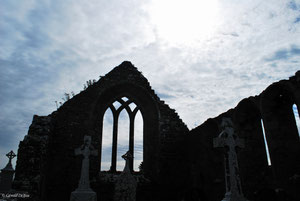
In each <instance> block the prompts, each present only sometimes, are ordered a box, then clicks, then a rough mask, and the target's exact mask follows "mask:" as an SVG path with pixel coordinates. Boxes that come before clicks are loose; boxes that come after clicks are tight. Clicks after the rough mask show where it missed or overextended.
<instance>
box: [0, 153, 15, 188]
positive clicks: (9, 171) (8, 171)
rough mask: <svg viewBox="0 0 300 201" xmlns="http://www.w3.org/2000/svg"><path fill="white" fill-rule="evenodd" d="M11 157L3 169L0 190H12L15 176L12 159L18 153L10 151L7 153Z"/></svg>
mask: <svg viewBox="0 0 300 201" xmlns="http://www.w3.org/2000/svg"><path fill="white" fill-rule="evenodd" d="M6 156H7V158H8V159H9V161H8V163H7V165H6V166H5V168H3V169H2V170H1V177H0V178H1V179H0V191H2V192H5V191H9V190H11V185H12V181H13V176H14V173H15V170H14V168H13V167H12V163H11V161H12V159H13V158H14V157H16V154H15V153H14V152H13V151H10V152H9V153H7V154H6Z"/></svg>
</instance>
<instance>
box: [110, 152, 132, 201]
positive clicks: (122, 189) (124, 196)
mask: <svg viewBox="0 0 300 201" xmlns="http://www.w3.org/2000/svg"><path fill="white" fill-rule="evenodd" d="M122 158H123V159H124V160H125V161H126V163H125V167H124V170H123V172H122V173H121V175H120V176H119V177H118V179H117V181H116V184H115V193H114V201H135V200H136V187H137V182H136V181H135V178H134V177H133V175H132V174H131V172H130V167H129V164H130V161H131V160H132V159H133V156H132V155H131V154H130V152H129V151H127V153H126V154H124V155H123V156H122Z"/></svg>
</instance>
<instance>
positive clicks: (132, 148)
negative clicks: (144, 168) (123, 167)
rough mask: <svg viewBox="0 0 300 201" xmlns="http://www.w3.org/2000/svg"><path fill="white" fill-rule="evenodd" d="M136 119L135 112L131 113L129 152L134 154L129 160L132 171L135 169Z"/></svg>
mask: <svg viewBox="0 0 300 201" xmlns="http://www.w3.org/2000/svg"><path fill="white" fill-rule="evenodd" d="M134 119H135V115H134V114H133V113H131V114H130V115H129V121H130V123H129V152H130V154H131V155H132V158H130V161H129V168H130V171H133V160H134V159H133V158H134V155H133V154H134Z"/></svg>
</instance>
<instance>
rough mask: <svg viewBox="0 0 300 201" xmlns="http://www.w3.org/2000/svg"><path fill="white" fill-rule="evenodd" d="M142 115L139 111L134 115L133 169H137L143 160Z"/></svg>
mask: <svg viewBox="0 0 300 201" xmlns="http://www.w3.org/2000/svg"><path fill="white" fill-rule="evenodd" d="M143 129H144V127H143V116H142V114H141V112H140V111H138V112H137V114H136V116H135V125H134V131H135V133H134V163H133V170H134V171H139V170H140V169H139V167H140V165H141V163H142V161H143V144H144V141H143Z"/></svg>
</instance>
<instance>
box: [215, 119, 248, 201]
mask: <svg viewBox="0 0 300 201" xmlns="http://www.w3.org/2000/svg"><path fill="white" fill-rule="evenodd" d="M222 128H223V131H222V132H221V133H220V134H219V137H217V138H215V139H214V141H213V144H214V147H224V148H225V157H224V158H225V182H226V193H225V197H224V199H223V200H222V201H247V199H246V198H245V197H244V195H243V192H242V186H241V181H240V176H239V167H238V161H237V155H236V149H235V148H236V147H240V148H243V147H244V141H243V140H241V139H239V138H238V136H237V135H236V133H235V132H234V129H233V123H232V121H231V119H229V118H223V119H222Z"/></svg>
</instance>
